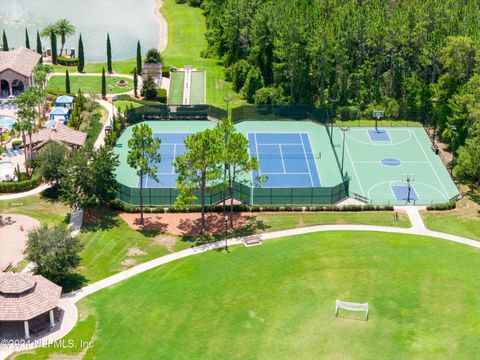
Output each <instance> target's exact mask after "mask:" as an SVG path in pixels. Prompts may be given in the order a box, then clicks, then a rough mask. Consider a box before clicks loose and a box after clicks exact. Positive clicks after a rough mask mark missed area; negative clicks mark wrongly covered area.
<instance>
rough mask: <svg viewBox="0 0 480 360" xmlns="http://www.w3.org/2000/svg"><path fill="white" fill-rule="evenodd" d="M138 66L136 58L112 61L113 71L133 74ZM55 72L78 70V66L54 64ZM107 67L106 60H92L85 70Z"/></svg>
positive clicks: (95, 70) (88, 71)
mask: <svg viewBox="0 0 480 360" xmlns="http://www.w3.org/2000/svg"><path fill="white" fill-rule="evenodd" d="M136 66H137V61H136V59H135V58H132V59H127V60H114V61H113V62H112V67H113V71H114V72H115V73H118V74H126V75H131V74H133V69H134V68H135V67H136ZM53 68H54V71H55V72H65V70H68V71H69V72H71V73H72V72H77V67H76V66H62V65H54V66H53ZM103 68H105V71H106V69H107V63H106V62H91V63H86V64H85V69H84V72H86V73H101V72H102V69H103Z"/></svg>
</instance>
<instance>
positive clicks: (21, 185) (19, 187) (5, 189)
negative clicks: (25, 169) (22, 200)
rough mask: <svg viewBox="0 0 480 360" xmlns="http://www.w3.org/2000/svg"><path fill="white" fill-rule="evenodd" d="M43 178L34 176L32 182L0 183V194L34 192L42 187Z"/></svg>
mask: <svg viewBox="0 0 480 360" xmlns="http://www.w3.org/2000/svg"><path fill="white" fill-rule="evenodd" d="M41 182H42V178H41V177H40V176H34V177H33V178H31V179H30V180H24V181H16V182H15V181H13V182H0V193H19V192H24V191H28V190H32V189H33V188H36V187H37V186H38V185H40V184H41Z"/></svg>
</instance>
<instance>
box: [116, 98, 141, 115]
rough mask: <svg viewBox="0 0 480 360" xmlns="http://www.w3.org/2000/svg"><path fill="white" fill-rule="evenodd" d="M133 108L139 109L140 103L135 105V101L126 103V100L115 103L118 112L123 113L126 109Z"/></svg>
mask: <svg viewBox="0 0 480 360" xmlns="http://www.w3.org/2000/svg"><path fill="white" fill-rule="evenodd" d="M130 106H131V107H134V108H137V107H140V106H142V104H140V103H137V102H135V101H128V100H118V101H115V107H116V108H117V110H118V111H120V112H124V111H125V110H126V109H127V108H129V107H130Z"/></svg>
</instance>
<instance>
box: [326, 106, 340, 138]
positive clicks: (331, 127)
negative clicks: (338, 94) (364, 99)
mask: <svg viewBox="0 0 480 360" xmlns="http://www.w3.org/2000/svg"><path fill="white" fill-rule="evenodd" d="M339 101H340V99H330V100H329V102H330V104H336V103H338V102H339ZM333 106H335V105H333ZM333 106H332V110H333ZM333 118H334V117H333V116H332V117H331V118H330V135H331V136H330V140H331V142H332V145H333Z"/></svg>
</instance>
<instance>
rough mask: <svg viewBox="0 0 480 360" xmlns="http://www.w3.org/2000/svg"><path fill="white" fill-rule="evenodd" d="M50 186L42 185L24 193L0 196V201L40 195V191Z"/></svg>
mask: <svg viewBox="0 0 480 360" xmlns="http://www.w3.org/2000/svg"><path fill="white" fill-rule="evenodd" d="M51 186H52V184H49V183H47V184H42V185H40V186H38V187H36V188H35V189H32V190H29V191H25V192H22V193H16V194H8V195H0V201H2V200H15V199H21V198H23V197H27V196H31V195H36V194H40V193H41V192H42V191H44V190H46V189H48V188H49V187H51Z"/></svg>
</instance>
